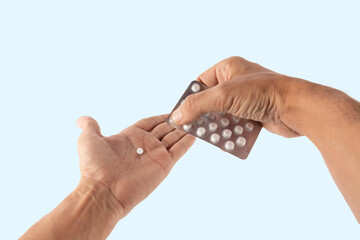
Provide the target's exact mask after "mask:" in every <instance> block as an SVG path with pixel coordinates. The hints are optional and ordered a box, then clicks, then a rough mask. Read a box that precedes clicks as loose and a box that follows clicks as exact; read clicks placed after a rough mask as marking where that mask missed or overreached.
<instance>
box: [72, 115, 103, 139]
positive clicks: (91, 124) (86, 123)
mask: <svg viewBox="0 0 360 240" xmlns="http://www.w3.org/2000/svg"><path fill="white" fill-rule="evenodd" d="M76 125H77V126H78V127H79V128H81V129H82V130H83V131H89V132H93V133H96V134H98V135H101V131H100V127H99V124H98V123H97V122H96V121H95V119H93V118H92V117H87V116H83V117H80V118H78V120H76Z"/></svg>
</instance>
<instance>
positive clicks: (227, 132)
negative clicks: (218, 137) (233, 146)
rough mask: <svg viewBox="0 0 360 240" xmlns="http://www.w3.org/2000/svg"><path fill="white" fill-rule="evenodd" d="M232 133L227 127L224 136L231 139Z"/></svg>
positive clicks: (223, 132)
mask: <svg viewBox="0 0 360 240" xmlns="http://www.w3.org/2000/svg"><path fill="white" fill-rule="evenodd" d="M231 135H232V132H231V131H230V129H225V130H224V131H222V136H223V138H225V139H229V138H230V137H231Z"/></svg>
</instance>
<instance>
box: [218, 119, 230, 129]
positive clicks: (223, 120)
mask: <svg viewBox="0 0 360 240" xmlns="http://www.w3.org/2000/svg"><path fill="white" fill-rule="evenodd" d="M229 123H230V121H229V119H227V118H222V119H221V120H220V125H221V126H222V127H224V128H225V127H227V126H229Z"/></svg>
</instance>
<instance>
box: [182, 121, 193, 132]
mask: <svg viewBox="0 0 360 240" xmlns="http://www.w3.org/2000/svg"><path fill="white" fill-rule="evenodd" d="M191 128H192V123H189V124H184V125H183V129H184V130H185V131H189V130H190V129H191Z"/></svg>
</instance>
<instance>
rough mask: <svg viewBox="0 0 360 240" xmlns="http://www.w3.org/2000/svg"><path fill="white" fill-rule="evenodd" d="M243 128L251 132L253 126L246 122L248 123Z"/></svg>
mask: <svg viewBox="0 0 360 240" xmlns="http://www.w3.org/2000/svg"><path fill="white" fill-rule="evenodd" d="M245 127H246V130H248V131H251V130H253V128H254V124H252V123H250V122H248V123H246V125H245Z"/></svg>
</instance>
